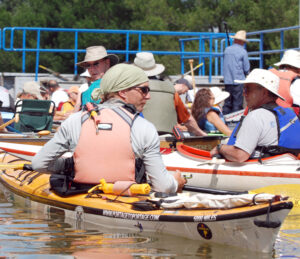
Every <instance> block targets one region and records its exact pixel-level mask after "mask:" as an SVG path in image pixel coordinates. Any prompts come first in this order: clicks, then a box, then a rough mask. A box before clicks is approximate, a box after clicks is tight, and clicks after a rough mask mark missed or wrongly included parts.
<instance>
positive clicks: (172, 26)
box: [0, 0, 299, 74]
mask: <svg viewBox="0 0 300 259" xmlns="http://www.w3.org/2000/svg"><path fill="white" fill-rule="evenodd" d="M298 4H299V3H298V0H285V1H282V0H149V1H144V0H123V1H120V0H97V1H95V0H89V1H83V0H65V1H63V2H62V1H60V0H52V1H43V0H1V1H0V26H1V28H4V27H14V26H20V27H42V28H85V29H112V30H113V29H118V30H120V29H129V30H153V31H198V32H199V31H202V32H215V31H219V32H225V28H224V23H223V22H224V21H226V22H227V24H228V27H229V31H230V32H236V31H237V30H240V29H245V30H247V31H258V30H265V29H272V28H280V27H288V26H295V25H297V24H298ZM26 36H27V39H26V47H27V48H35V47H36V37H37V34H36V32H29V33H28V34H27V35H26ZM255 37H257V36H253V38H255ZM7 39H9V35H7ZM14 40H15V46H14V47H15V48H16V47H17V48H21V47H22V33H21V32H19V33H16V35H15V38H14ZM8 45H9V41H8V42H7V46H8ZM92 45H104V46H105V47H106V48H107V49H109V50H119V49H125V36H124V35H117V34H109V35H108V34H105V35H104V34H90V33H89V34H80V35H79V42H78V49H82V50H84V49H85V48H86V47H87V46H92ZM41 46H42V47H43V48H44V49H53V48H55V49H67V48H73V47H75V46H74V38H73V35H72V36H70V34H69V33H66V32H44V33H43V34H42V35H41ZM297 46H298V31H296V30H294V31H289V32H288V33H286V34H285V47H286V48H289V47H297ZM197 47H198V46H197V42H192V43H190V44H189V45H188V48H189V50H192V51H193V50H194V51H195V50H197ZM247 48H248V51H251V50H253V51H254V50H257V49H258V47H257V43H249V44H248V45H247ZM279 48H280V38H279V33H271V34H268V35H266V36H265V39H264V49H279ZM130 49H131V50H136V51H138V50H139V49H138V37H137V36H132V37H131V38H130ZM142 50H170V51H179V43H178V38H175V37H167V36H166V37H155V36H145V37H144V38H143V46H142ZM1 54H2V55H1V56H0V69H1V71H11V72H14V71H18V72H20V71H21V68H22V54H21V52H6V51H1ZM83 57H84V54H83V53H81V54H79V55H78V60H82V59H83ZM120 58H121V61H125V56H124V55H120ZM133 58H134V55H131V56H130V61H132V60H133ZM155 58H156V62H158V63H163V64H164V65H165V66H166V68H167V70H166V72H167V73H168V74H178V73H179V72H180V64H179V58H178V57H176V56H159V55H157V56H156V57H155ZM278 59H279V55H275V54H271V55H266V56H265V60H264V63H265V66H269V65H272V64H273V63H274V62H276V61H278ZM35 61H36V55H35V52H32V53H29V54H26V72H34V68H35ZM74 63H75V60H74V55H73V54H71V53H52V52H47V53H40V64H42V65H44V66H46V67H49V68H51V69H53V70H56V71H59V72H60V73H72V72H73V69H74ZM252 65H253V66H257V64H256V63H255V62H254V63H253V64H252ZM186 66H187V67H186V68H187V69H188V68H189V67H188V64H186Z"/></svg>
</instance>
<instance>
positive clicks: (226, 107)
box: [222, 85, 233, 115]
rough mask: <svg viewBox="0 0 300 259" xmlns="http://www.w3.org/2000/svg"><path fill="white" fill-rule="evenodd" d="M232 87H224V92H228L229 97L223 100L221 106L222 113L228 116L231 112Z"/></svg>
mask: <svg viewBox="0 0 300 259" xmlns="http://www.w3.org/2000/svg"><path fill="white" fill-rule="evenodd" d="M232 87H233V85H225V91H226V92H229V93H230V95H229V97H228V98H226V99H225V102H224V105H223V108H222V112H223V114H224V115H225V114H228V113H231V112H232V101H233V99H232Z"/></svg>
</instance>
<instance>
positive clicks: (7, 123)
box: [0, 117, 16, 130]
mask: <svg viewBox="0 0 300 259" xmlns="http://www.w3.org/2000/svg"><path fill="white" fill-rule="evenodd" d="M15 120H16V117H14V118H12V119H11V120H9V121H7V122H5V123H3V124H2V125H0V130H2V129H4V128H5V127H6V126H9V125H10V124H12V123H14V122H15Z"/></svg>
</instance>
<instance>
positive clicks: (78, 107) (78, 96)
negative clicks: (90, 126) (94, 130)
mask: <svg viewBox="0 0 300 259" xmlns="http://www.w3.org/2000/svg"><path fill="white" fill-rule="evenodd" d="M80 107H81V92H79V93H78V94H77V99H76V103H75V105H74V110H73V112H78V111H80Z"/></svg>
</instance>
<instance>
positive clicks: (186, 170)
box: [0, 141, 300, 194]
mask: <svg viewBox="0 0 300 259" xmlns="http://www.w3.org/2000/svg"><path fill="white" fill-rule="evenodd" d="M0 149H2V150H4V151H5V152H7V153H9V154H12V155H15V156H17V157H20V158H22V159H26V160H32V157H33V156H34V155H35V154H36V153H37V152H38V151H39V150H40V149H41V146H35V145H24V144H15V143H7V142H1V141H0ZM161 153H162V158H163V161H164V164H165V166H166V168H167V170H168V171H170V172H176V171H178V170H179V171H180V172H181V173H182V174H183V175H184V176H185V177H186V178H187V181H188V184H189V185H192V186H197V187H205V188H215V189H223V190H232V191H245V190H251V189H257V188H261V187H264V186H269V185H283V184H300V169H299V168H300V160H299V159H298V158H297V157H295V156H294V155H292V154H283V155H277V156H274V157H269V158H263V159H262V160H261V162H259V161H258V160H248V161H247V162H243V163H236V162H228V161H225V160H224V159H212V158H211V157H210V153H209V152H208V151H205V150H199V149H196V148H193V147H190V146H187V145H184V144H178V145H177V150H174V149H170V148H166V149H162V152H161ZM64 156H71V153H66V154H65V155H64ZM299 194H300V188H299Z"/></svg>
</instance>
